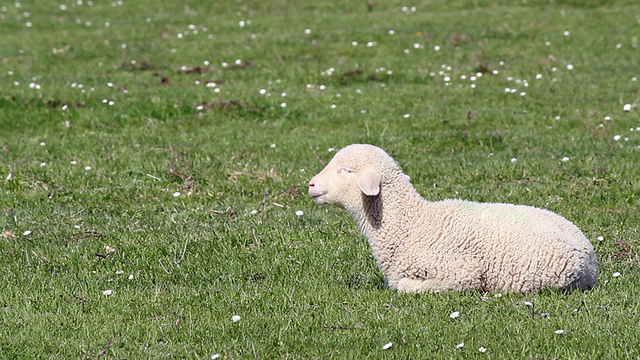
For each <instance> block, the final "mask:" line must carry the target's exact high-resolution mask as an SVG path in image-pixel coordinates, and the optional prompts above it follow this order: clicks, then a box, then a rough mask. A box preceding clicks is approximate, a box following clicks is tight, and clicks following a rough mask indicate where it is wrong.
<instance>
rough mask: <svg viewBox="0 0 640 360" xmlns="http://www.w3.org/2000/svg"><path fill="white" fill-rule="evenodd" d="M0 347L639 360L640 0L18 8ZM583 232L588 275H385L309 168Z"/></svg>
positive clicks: (5, 118)
mask: <svg viewBox="0 0 640 360" xmlns="http://www.w3.org/2000/svg"><path fill="white" fill-rule="evenodd" d="M0 33H1V35H0V257H1V259H2V260H1V261H0V271H1V272H2V273H3V274H4V275H3V276H2V280H1V284H2V286H1V287H0V306H1V307H2V311H1V312H0V313H1V315H0V358H57V359H58V358H94V359H101V358H105V359H106V358H114V359H116V358H193V359H216V358H227V359H240V358H283V359H324V358H400V359H403V358H406V359H420V358H422V359H442V358H460V359H462V358H485V357H486V358H493V359H504V358H512V359H513V358H530V359H555V358H557V359H603V358H610V359H614V358H615V359H625V358H627V359H638V358H640V347H639V346H638V344H640V333H639V332H638V323H639V322H640V302H639V301H638V298H639V295H640V272H639V270H638V266H639V261H640V259H639V257H638V248H639V247H640V224H639V221H638V219H639V214H640V212H639V211H640V166H639V165H638V164H639V162H640V161H639V160H640V80H638V78H639V77H640V49H639V43H640V4H639V3H638V2H637V1H631V0H621V1H615V2H612V1H604V0H586V1H578V0H555V1H553V0H548V1H542V0H540V1H537V0H519V1H507V0H496V1H488V0H453V1H443V0H435V1H415V2H414V3H405V2H400V1H396V0H390V1H375V0H369V1H337V0H334V1H329V0H316V1H298V2H296V1H288V0H274V1H250V0H234V1H206V0H189V1H167V0H160V1H151V0H139V1H131V0H124V1H120V0H118V1H99V0H93V1H87V0H77V1H69V0H60V1H44V0H30V1H4V2H0ZM350 143H372V144H375V145H378V146H381V147H383V148H384V149H385V150H387V152H389V153H390V154H391V155H392V156H393V157H394V158H395V159H396V160H397V161H398V163H399V164H400V165H401V166H402V168H403V169H404V171H405V172H406V173H407V174H408V175H410V176H411V179H412V182H413V184H414V185H415V187H416V188H417V190H418V191H419V192H420V193H421V194H422V195H423V196H424V197H425V198H427V199H429V200H434V201H436V200H441V199H446V198H461V199H468V200H474V201H484V202H510V203H519V204H527V205H533V206H538V207H542V208H547V209H550V210H552V211H555V212H557V213H559V214H561V215H562V216H564V217H566V218H568V219H569V220H571V221H573V222H574V223H575V224H576V225H578V226H579V227H580V228H581V229H582V230H583V232H584V233H585V235H586V236H587V237H588V238H589V239H590V240H591V242H592V243H593V245H594V247H595V250H596V254H597V256H598V260H599V265H600V272H599V281H600V284H599V285H598V286H597V287H596V288H595V289H594V290H592V291H587V292H579V291H578V292H571V293H560V292H556V291H544V292H541V293H538V294H500V293H493V294H487V293H483V292H481V291H478V292H466V293H457V292H444V293H437V294H418V295H402V294H398V293H395V292H392V291H388V290H386V289H384V286H383V279H382V275H381V273H380V271H379V270H378V268H377V267H376V264H375V261H374V259H373V257H372V255H371V252H370V250H369V246H368V244H367V242H366V239H365V238H364V237H362V235H361V234H360V232H359V230H358V229H357V226H356V224H355V223H354V222H353V221H352V219H351V218H349V215H347V214H346V213H345V212H344V211H343V210H342V209H339V208H336V207H322V206H317V205H315V204H314V203H313V202H312V201H311V199H310V198H309V197H308V196H307V183H308V180H309V179H310V178H311V177H312V176H313V175H314V174H315V173H317V172H318V171H320V170H321V169H322V167H323V164H324V163H326V162H327V161H328V160H330V158H331V157H332V155H333V154H334V153H335V151H336V150H337V149H339V148H341V147H343V146H345V145H348V144H350Z"/></svg>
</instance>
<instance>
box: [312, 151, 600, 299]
mask: <svg viewBox="0 0 640 360" xmlns="http://www.w3.org/2000/svg"><path fill="white" fill-rule="evenodd" d="M309 195H310V196H311V198H312V199H313V201H314V202H315V203H317V204H337V205H339V206H341V207H343V208H344V209H345V210H346V211H347V212H349V213H350V214H351V215H352V216H353V218H354V219H355V221H356V222H357V223H358V226H359V227H360V230H361V231H362V233H363V234H364V236H365V237H366V238H367V239H368V242H369V245H370V246H371V250H372V252H373V255H374V257H375V259H376V262H377V264H378V266H379V268H380V270H381V271H382V273H383V274H384V276H385V285H386V287H387V288H389V289H392V290H397V291H399V292H403V293H415V292H424V291H427V292H437V291H444V290H473V289H478V290H482V291H486V292H498V291H503V292H521V293H528V292H536V291H539V290H542V289H545V288H551V289H559V290H572V289H581V290H589V289H591V288H593V287H594V286H595V285H596V283H597V272H598V263H597V261H596V256H595V253H594V250H593V246H592V245H591V243H590V242H589V240H588V239H587V238H586V237H585V236H584V234H583V233H582V232H581V231H580V230H579V229H578V228H577V227H576V226H575V225H574V224H573V223H571V222H570V221H569V220H567V219H565V218H563V217H561V216H560V215H558V214H555V213H553V212H551V211H548V210H543V209H539V208H535V207H532V206H526V205H513V204H505V203H477V202H472V201H465V200H443V201H438V202H430V201H427V200H425V199H423V198H422V197H421V196H420V195H419V194H418V193H417V191H416V190H415V188H414V187H413V185H411V183H410V180H409V177H408V176H407V175H405V174H404V173H403V172H402V170H401V168H400V166H399V165H398V164H397V163H396V162H395V160H394V159H393V158H391V157H390V156H389V155H388V154H387V153H386V152H385V151H384V150H382V149H380V148H378V147H376V146H373V145H364V144H353V145H349V146H347V147H345V148H343V149H342V150H340V151H338V152H337V153H336V154H335V156H334V158H333V159H332V160H331V162H329V164H327V166H326V167H325V168H324V169H323V170H322V171H321V172H320V173H318V174H317V175H316V176H314V177H313V178H312V179H311V180H310V182H309Z"/></svg>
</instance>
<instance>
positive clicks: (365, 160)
mask: <svg viewBox="0 0 640 360" xmlns="http://www.w3.org/2000/svg"><path fill="white" fill-rule="evenodd" d="M362 147H364V145H359V146H355V145H351V146H349V147H346V148H344V149H342V150H340V151H339V152H338V153H337V154H336V155H335V156H334V158H333V159H332V160H331V162H329V164H327V166H326V167H325V168H324V169H323V170H322V171H321V172H320V173H318V174H317V175H316V176H314V177H313V178H312V179H311V180H310V181H309V195H310V196H311V198H312V199H313V201H314V202H315V203H316V204H338V205H341V206H342V207H345V208H352V207H353V206H358V204H361V203H362V195H363V194H364V195H366V196H377V195H378V194H379V193H380V175H379V173H378V171H376V170H375V169H374V167H373V166H371V165H369V163H370V162H369V157H368V156H367V154H368V152H370V151H371V149H370V148H367V147H364V148H362ZM370 147H371V148H373V147H372V146H370ZM375 149H377V148H375Z"/></svg>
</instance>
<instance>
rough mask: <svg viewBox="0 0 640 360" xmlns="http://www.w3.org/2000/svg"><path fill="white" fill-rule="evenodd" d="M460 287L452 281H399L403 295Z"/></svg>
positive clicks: (405, 279)
mask: <svg viewBox="0 0 640 360" xmlns="http://www.w3.org/2000/svg"><path fill="white" fill-rule="evenodd" d="M458 287H459V286H458V285H457V284H456V283H454V282H452V281H447V280H440V279H409V278H402V279H400V281H398V292H401V293H418V292H425V291H428V292H434V291H442V290H452V289H457V288H458Z"/></svg>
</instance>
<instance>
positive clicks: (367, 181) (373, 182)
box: [356, 169, 380, 196]
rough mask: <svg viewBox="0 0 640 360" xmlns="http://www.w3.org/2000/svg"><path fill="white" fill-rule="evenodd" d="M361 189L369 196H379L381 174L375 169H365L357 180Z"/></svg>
mask: <svg viewBox="0 0 640 360" xmlns="http://www.w3.org/2000/svg"><path fill="white" fill-rule="evenodd" d="M356 182H357V183H358V187H359V188H360V191H362V192H363V193H364V194H365V195H367V196H377V195H378V194H380V174H378V172H377V171H375V170H373V169H365V170H363V171H362V172H361V173H360V175H358V179H357V180H356Z"/></svg>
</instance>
